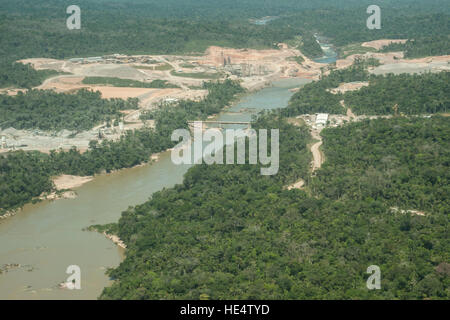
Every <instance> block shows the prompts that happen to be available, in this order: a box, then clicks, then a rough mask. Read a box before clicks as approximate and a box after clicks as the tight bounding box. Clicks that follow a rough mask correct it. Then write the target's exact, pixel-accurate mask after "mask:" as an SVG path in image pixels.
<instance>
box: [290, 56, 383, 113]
mask: <svg viewBox="0 0 450 320" xmlns="http://www.w3.org/2000/svg"><path fill="white" fill-rule="evenodd" d="M373 64H376V61H374V60H373V59H368V60H364V59H356V60H355V62H354V63H353V65H351V66H350V67H348V68H346V69H341V70H333V69H332V70H330V73H329V74H328V75H326V76H322V77H321V79H320V80H317V81H313V82H311V83H308V84H306V85H305V86H303V87H302V89H301V90H299V91H297V92H296V93H295V94H294V95H293V96H292V97H291V99H290V100H289V104H288V106H287V107H286V108H285V109H283V110H282V111H281V112H282V113H283V115H286V116H290V117H292V116H296V115H299V114H313V113H317V112H326V113H333V114H345V112H346V110H345V109H344V108H343V107H342V105H341V104H340V101H341V100H342V96H343V95H342V94H341V93H337V94H333V93H331V92H330V91H329V89H332V88H337V87H338V86H339V85H340V84H341V83H345V82H353V81H367V80H368V79H369V77H370V74H369V72H368V71H367V68H368V67H369V66H370V65H373Z"/></svg>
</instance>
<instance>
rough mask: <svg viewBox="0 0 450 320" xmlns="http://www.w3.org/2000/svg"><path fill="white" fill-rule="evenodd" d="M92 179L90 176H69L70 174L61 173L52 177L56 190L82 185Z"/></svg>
mask: <svg viewBox="0 0 450 320" xmlns="http://www.w3.org/2000/svg"><path fill="white" fill-rule="evenodd" d="M92 179H94V178H93V177H91V176H88V177H79V176H71V175H67V174H64V175H61V176H58V177H56V178H54V179H53V183H54V184H55V187H56V189H57V190H66V189H72V188H77V187H80V186H82V185H83V184H85V183H87V182H89V181H91V180H92Z"/></svg>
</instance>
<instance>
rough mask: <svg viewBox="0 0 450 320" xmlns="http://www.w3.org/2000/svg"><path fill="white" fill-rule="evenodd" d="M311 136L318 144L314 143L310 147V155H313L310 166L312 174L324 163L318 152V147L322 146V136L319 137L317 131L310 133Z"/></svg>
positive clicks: (320, 153)
mask: <svg viewBox="0 0 450 320" xmlns="http://www.w3.org/2000/svg"><path fill="white" fill-rule="evenodd" d="M311 136H312V137H313V139H317V140H319V142H316V143H315V144H313V145H312V146H311V153H312V155H313V166H312V172H314V171H316V170H317V169H320V167H321V166H322V163H323V162H324V158H323V156H322V152H321V151H320V146H321V145H322V143H323V141H322V136H321V135H320V132H319V131H317V130H312V131H311Z"/></svg>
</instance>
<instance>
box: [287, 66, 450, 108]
mask: <svg viewBox="0 0 450 320" xmlns="http://www.w3.org/2000/svg"><path fill="white" fill-rule="evenodd" d="M374 63H375V61H367V60H361V59H360V60H356V61H355V63H354V64H353V65H352V66H351V67H349V68H346V69H342V70H331V71H330V74H329V75H328V76H324V77H322V78H321V79H320V80H318V81H314V82H311V83H309V84H306V85H305V86H304V87H303V88H302V90H299V91H298V92H296V93H295V94H294V95H293V96H292V98H291V100H290V101H289V105H288V107H287V108H285V109H283V110H282V113H283V114H284V115H287V116H291V117H292V116H297V115H300V114H313V113H318V112H325V113H332V114H345V113H346V109H345V108H344V107H343V106H342V105H341V104H340V101H341V100H344V101H345V105H346V106H347V107H350V108H351V109H352V111H353V112H354V113H356V114H358V115H364V114H367V115H389V114H394V113H395V110H394V109H393V107H394V106H395V105H396V104H398V112H399V113H403V114H408V115H414V114H429V113H442V112H444V113H445V112H448V110H450V87H449V80H450V72H446V71H443V72H439V73H424V74H399V75H394V74H387V75H374V74H370V73H369V72H368V71H367V67H368V66H370V65H373V64H374ZM359 81H368V82H369V86H367V87H362V88H361V89H359V90H356V91H348V92H346V93H344V94H342V93H337V94H333V93H331V92H330V89H333V88H337V87H338V86H339V85H340V84H342V83H348V82H359Z"/></svg>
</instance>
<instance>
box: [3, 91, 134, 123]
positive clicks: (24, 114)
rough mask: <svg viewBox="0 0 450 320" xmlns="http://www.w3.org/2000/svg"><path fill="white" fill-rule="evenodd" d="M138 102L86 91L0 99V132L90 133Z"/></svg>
mask: <svg viewBox="0 0 450 320" xmlns="http://www.w3.org/2000/svg"><path fill="white" fill-rule="evenodd" d="M137 108H138V99H136V98H129V99H127V100H122V99H102V97H101V93H100V92H98V91H97V92H92V91H90V90H87V89H82V90H79V91H77V92H76V93H75V94H67V93H56V92H54V91H51V90H30V91H27V92H26V93H22V92H19V93H18V94H17V95H16V96H9V95H0V128H3V129H6V128H9V127H13V128H15V129H41V130H47V131H50V130H55V131H59V130H62V129H67V130H80V131H82V130H89V129H91V128H92V127H94V126H95V125H98V124H101V123H102V122H103V121H109V120H111V119H116V118H120V116H121V113H120V112H119V111H120V110H126V109H137Z"/></svg>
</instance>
